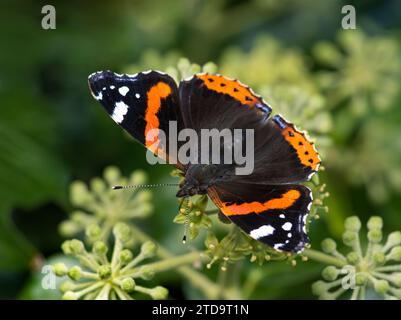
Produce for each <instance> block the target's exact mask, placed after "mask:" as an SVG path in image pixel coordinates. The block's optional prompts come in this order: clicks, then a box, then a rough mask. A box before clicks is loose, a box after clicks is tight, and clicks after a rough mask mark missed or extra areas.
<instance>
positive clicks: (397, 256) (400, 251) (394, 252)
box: [387, 246, 401, 262]
mask: <svg viewBox="0 0 401 320" xmlns="http://www.w3.org/2000/svg"><path fill="white" fill-rule="evenodd" d="M387 259H388V260H394V261H397V262H399V261H401V246H396V247H394V248H393V249H391V251H390V253H389V254H388V256H387Z"/></svg>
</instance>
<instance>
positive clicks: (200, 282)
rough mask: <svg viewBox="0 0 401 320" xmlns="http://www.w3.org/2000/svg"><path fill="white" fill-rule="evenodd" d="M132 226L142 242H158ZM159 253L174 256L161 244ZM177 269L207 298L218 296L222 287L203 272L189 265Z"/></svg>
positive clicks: (225, 295) (227, 297)
mask: <svg viewBox="0 0 401 320" xmlns="http://www.w3.org/2000/svg"><path fill="white" fill-rule="evenodd" d="M131 228H132V231H133V234H134V235H135V237H136V238H137V239H138V240H139V241H140V242H146V241H149V240H150V241H153V242H156V241H155V240H153V239H152V237H150V236H149V235H147V234H146V233H144V232H143V231H142V230H140V229H139V228H137V227H136V226H134V225H131ZM157 255H158V256H159V257H160V258H163V259H168V258H172V257H174V256H173V254H172V253H170V252H169V251H168V250H167V249H165V248H164V247H162V246H160V245H159V247H158V250H157ZM198 259H199V254H198V256H197V257H196V258H195V257H194V259H193V262H195V261H196V260H198ZM177 270H178V272H179V273H181V274H182V275H183V276H184V277H185V278H187V279H188V280H189V281H190V282H191V284H192V285H193V286H194V287H196V288H198V289H199V290H201V291H202V292H203V294H204V295H205V297H206V298H207V299H215V298H216V297H217V296H218V294H219V291H220V288H219V287H218V285H216V284H215V283H214V282H212V281H210V280H209V278H207V277H206V276H204V275H203V274H201V273H199V272H197V271H195V270H193V269H192V268H190V267H188V266H182V267H179V268H178V269H177ZM224 298H225V299H232V298H233V297H231V295H230V294H224Z"/></svg>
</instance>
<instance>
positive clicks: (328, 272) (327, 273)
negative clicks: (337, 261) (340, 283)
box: [322, 266, 340, 281]
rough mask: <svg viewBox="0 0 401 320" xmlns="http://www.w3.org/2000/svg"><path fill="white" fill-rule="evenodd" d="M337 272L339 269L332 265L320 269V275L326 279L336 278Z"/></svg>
mask: <svg viewBox="0 0 401 320" xmlns="http://www.w3.org/2000/svg"><path fill="white" fill-rule="evenodd" d="M339 274H340V271H339V270H338V269H337V268H336V267H334V266H328V267H326V268H324V269H323V271H322V277H323V279H324V280H326V281H334V280H336V279H337V277H338V275H339Z"/></svg>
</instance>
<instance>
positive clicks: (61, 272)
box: [53, 262, 68, 277]
mask: <svg viewBox="0 0 401 320" xmlns="http://www.w3.org/2000/svg"><path fill="white" fill-rule="evenodd" d="M53 272H54V274H55V275H56V276H58V277H63V276H65V275H66V274H67V272H68V268H67V266H66V265H65V264H64V263H61V262H59V263H56V264H55V265H53Z"/></svg>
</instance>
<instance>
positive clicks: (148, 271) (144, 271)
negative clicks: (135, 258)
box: [139, 266, 155, 280]
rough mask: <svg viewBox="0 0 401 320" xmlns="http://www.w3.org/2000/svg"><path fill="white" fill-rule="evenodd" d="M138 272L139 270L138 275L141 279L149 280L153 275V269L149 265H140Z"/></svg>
mask: <svg viewBox="0 0 401 320" xmlns="http://www.w3.org/2000/svg"><path fill="white" fill-rule="evenodd" d="M139 272H140V277H141V278H142V279H143V280H151V279H152V278H153V277H154V276H155V271H154V270H153V268H152V267H149V266H143V267H141V269H140V270H139Z"/></svg>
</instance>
